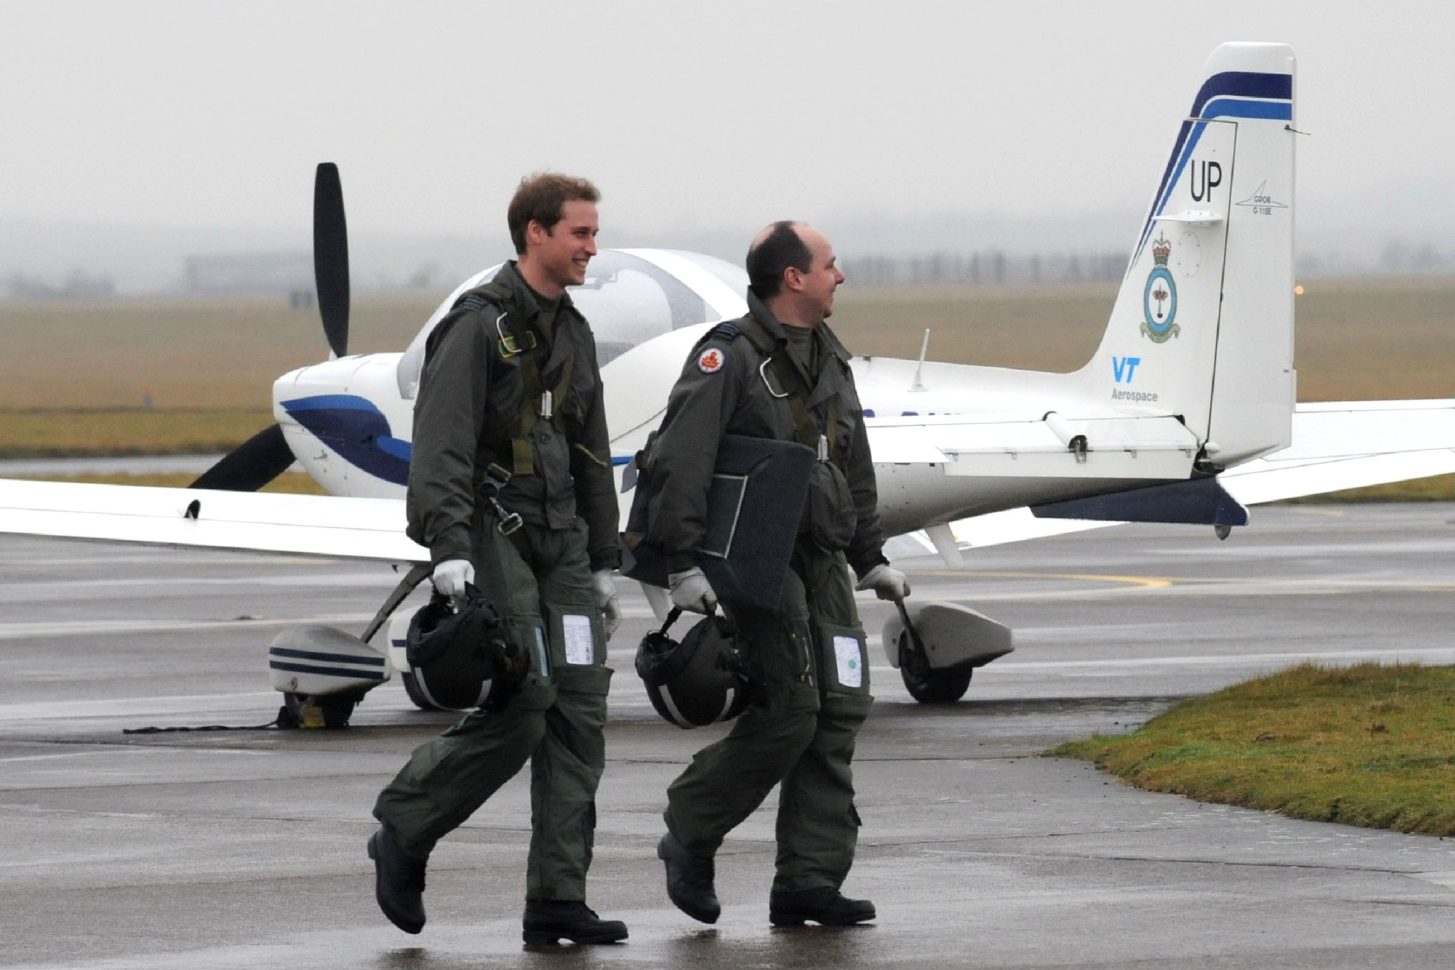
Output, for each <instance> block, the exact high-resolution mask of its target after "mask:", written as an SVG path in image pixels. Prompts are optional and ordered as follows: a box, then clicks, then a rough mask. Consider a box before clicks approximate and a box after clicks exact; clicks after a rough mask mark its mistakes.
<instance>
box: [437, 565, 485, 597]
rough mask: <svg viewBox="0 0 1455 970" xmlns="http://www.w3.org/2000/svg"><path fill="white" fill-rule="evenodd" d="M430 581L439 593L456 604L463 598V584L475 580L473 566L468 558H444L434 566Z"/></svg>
mask: <svg viewBox="0 0 1455 970" xmlns="http://www.w3.org/2000/svg"><path fill="white" fill-rule="evenodd" d="M430 581H431V582H433V583H434V588H435V589H436V590H438V591H439V592H440V594H441V595H443V596H448V597H449V598H450V599H451V600H453V601H454V602H455V603H456V604H458V603H459V602H460V601H461V600H463V599H464V598H465V584H466V583H473V582H474V581H475V567H474V565H472V564H471V562H470V560H468V559H446V560H445V561H444V562H442V563H440V564H439V565H438V566H436V567H434V575H432V576H431V577H430Z"/></svg>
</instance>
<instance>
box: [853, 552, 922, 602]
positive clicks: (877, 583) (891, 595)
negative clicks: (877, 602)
mask: <svg viewBox="0 0 1455 970" xmlns="http://www.w3.org/2000/svg"><path fill="white" fill-rule="evenodd" d="M854 588H855V589H872V590H873V591H874V595H875V596H878V597H879V598H880V599H882V600H893V601H894V602H896V603H897V602H899V601H900V600H902V599H904V598H905V597H906V596H908V595H909V577H908V576H906V575H905V574H904V573H902V572H900V571H899V570H898V569H895V568H894V567H893V566H890V565H888V564H887V563H882V562H881V563H880V564H879V565H877V566H875V567H874V568H873V569H871V570H869V571H868V572H867V573H865V574H864V578H863V579H861V580H859V585H858V586H855V587H854Z"/></svg>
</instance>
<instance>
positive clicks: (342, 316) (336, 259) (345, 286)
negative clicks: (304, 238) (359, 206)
mask: <svg viewBox="0 0 1455 970" xmlns="http://www.w3.org/2000/svg"><path fill="white" fill-rule="evenodd" d="M313 280H314V288H315V290H316V291H317V294H318V313H319V316H320V317H322V318H323V333H324V336H325V337H326V338H327V340H328V346H329V349H330V350H332V351H333V355H334V356H335V357H342V356H344V355H345V354H346V353H347V352H348V344H349V240H348V229H347V226H346V224H345V222H344V195H343V188H342V186H341V185H340V183H339V175H338V166H337V165H335V164H334V163H333V162H322V163H320V164H319V166H318V171H317V173H316V174H315V175H314V180H313ZM292 464H293V452H292V450H291V449H290V448H289V447H288V442H287V441H286V440H285V439H284V437H283V429H282V428H280V427H279V426H278V425H276V424H272V425H269V426H268V427H266V428H264V429H263V430H262V431H259V432H258V433H257V434H255V435H253V436H252V437H251V438H249V439H248V440H247V441H245V442H243V443H242V444H241V445H239V446H238V447H236V448H234V449H233V450H232V451H230V452H228V453H227V454H226V455H223V456H222V458H221V459H220V460H219V461H218V462H217V464H215V465H213V466H212V467H211V468H209V469H207V471H205V472H203V473H202V474H201V475H200V476H199V477H198V478H197V480H196V481H194V482H193V483H192V484H191V485H190V486H189V487H191V488H216V489H221V490H223V491H228V492H256V491H257V490H258V489H260V488H262V487H263V486H264V485H266V484H268V483H269V482H271V481H272V480H273V479H275V478H277V477H278V476H279V475H281V474H283V472H285V471H287V469H288V466H289V465H292Z"/></svg>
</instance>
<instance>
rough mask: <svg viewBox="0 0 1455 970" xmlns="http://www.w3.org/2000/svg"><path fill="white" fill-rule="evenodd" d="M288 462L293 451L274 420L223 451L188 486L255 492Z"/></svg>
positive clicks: (283, 469) (291, 460)
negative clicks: (209, 466) (220, 455)
mask: <svg viewBox="0 0 1455 970" xmlns="http://www.w3.org/2000/svg"><path fill="white" fill-rule="evenodd" d="M291 464H293V452H292V450H291V449H289V447H288V442H287V441H285V440H284V438H283V429H282V428H280V427H279V426H278V425H276V424H273V425H269V426H268V427H266V428H264V429H263V430H262V431H259V432H258V433H257V434H255V435H253V436H252V437H251V438H249V439H248V440H247V441H244V442H243V443H242V444H240V445H238V446H237V447H236V448H234V449H233V450H232V451H229V452H228V453H227V454H225V455H223V456H222V458H221V459H219V460H218V462H217V464H215V465H213V466H212V467H211V468H209V469H207V471H205V472H203V473H202V474H201V475H200V476H199V477H198V478H197V480H196V481H195V482H193V483H192V484H191V485H189V486H188V488H217V489H221V490H223V491H225V492H256V491H257V490H258V489H260V488H262V487H263V486H264V485H266V484H268V483H269V482H271V481H272V480H273V479H275V478H277V477H278V476H279V475H281V474H283V472H285V471H287V470H288V466H289V465H291Z"/></svg>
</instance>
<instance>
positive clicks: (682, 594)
mask: <svg viewBox="0 0 1455 970" xmlns="http://www.w3.org/2000/svg"><path fill="white" fill-rule="evenodd" d="M667 582H668V583H669V584H670V585H671V587H672V594H671V595H672V605H673V606H675V607H677V608H679V609H683V610H687V611H689V612H692V613H706V614H708V615H709V616H710V615H711V614H712V612H713V611H714V610H716V609H717V594H716V593H714V592H713V591H712V584H711V583H709V582H708V581H707V577H706V576H704V575H702V570H701V569H698V568H697V567H696V566H693V567H692V568H691V569H689V570H687V571H686V572H685V573H673V574H672V575H670V576H668V577H667Z"/></svg>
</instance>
